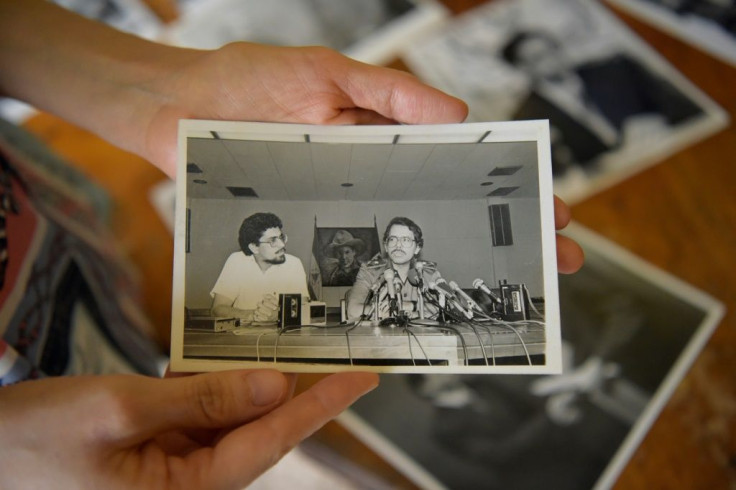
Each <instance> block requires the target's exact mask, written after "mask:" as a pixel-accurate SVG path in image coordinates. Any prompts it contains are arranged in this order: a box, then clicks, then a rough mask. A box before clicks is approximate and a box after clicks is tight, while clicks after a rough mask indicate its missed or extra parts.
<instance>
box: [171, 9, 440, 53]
mask: <svg viewBox="0 0 736 490" xmlns="http://www.w3.org/2000/svg"><path fill="white" fill-rule="evenodd" d="M181 11H182V15H181V16H180V18H179V19H178V20H177V21H176V22H175V23H173V24H172V25H171V26H170V27H168V28H167V30H166V32H165V33H164V39H165V40H166V41H167V42H169V43H172V44H176V45H181V46H187V47H192V48H199V49H214V48H219V47H220V46H223V45H225V44H228V43H231V42H234V41H249V42H256V43H261V44H270V45H275V46H326V47H328V48H332V49H335V50H337V51H340V52H342V53H343V54H346V55H348V56H350V57H352V58H355V59H358V60H360V61H363V62H366V63H373V64H384V63H387V62H389V61H391V60H392V59H394V58H395V57H396V54H397V53H398V51H399V49H400V47H401V46H402V45H404V44H406V43H408V42H411V40H412V39H414V38H415V37H417V36H420V35H421V34H422V33H423V32H425V31H426V30H428V29H432V28H435V27H436V26H437V25H439V24H440V23H442V22H443V21H444V20H445V19H446V18H447V17H448V15H449V13H448V11H447V9H446V8H445V7H444V6H443V5H442V4H441V3H439V2H437V1H435V0H422V1H418V0H269V1H266V2H264V1H260V0H208V1H201V0H188V1H186V2H183V5H182V8H181Z"/></svg>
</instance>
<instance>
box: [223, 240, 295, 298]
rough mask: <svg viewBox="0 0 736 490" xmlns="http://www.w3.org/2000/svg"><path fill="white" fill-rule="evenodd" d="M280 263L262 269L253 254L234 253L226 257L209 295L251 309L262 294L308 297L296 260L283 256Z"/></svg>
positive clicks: (292, 257)
mask: <svg viewBox="0 0 736 490" xmlns="http://www.w3.org/2000/svg"><path fill="white" fill-rule="evenodd" d="M285 257H286V260H285V261H284V263H283V264H273V265H271V267H269V268H268V269H266V270H265V271H263V270H261V268H260V266H259V265H258V263H257V262H256V259H255V258H253V256H252V255H245V254H244V253H243V252H235V253H233V254H231V255H230V257H228V258H227V261H225V265H224V266H223V267H222V272H220V277H218V278H217V282H215V286H214V287H213V288H212V291H210V296H212V297H213V298H214V296H215V294H220V295H222V296H225V297H226V298H230V299H232V300H233V304H232V306H233V307H235V308H239V309H241V310H254V309H255V308H256V306H257V305H258V303H259V302H260V301H261V299H262V298H263V295H264V294H268V293H276V294H301V295H302V296H305V297H308V296H309V292H308V290H307V275H306V273H305V272H304V266H303V265H302V261H301V260H299V258H298V257H294V256H293V255H289V254H286V255H285Z"/></svg>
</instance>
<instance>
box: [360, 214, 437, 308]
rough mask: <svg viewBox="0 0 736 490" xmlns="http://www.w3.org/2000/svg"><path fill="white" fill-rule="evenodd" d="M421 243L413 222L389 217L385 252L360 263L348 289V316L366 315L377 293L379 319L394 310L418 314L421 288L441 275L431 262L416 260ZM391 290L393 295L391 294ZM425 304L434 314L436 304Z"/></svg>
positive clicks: (402, 218)
mask: <svg viewBox="0 0 736 490" xmlns="http://www.w3.org/2000/svg"><path fill="white" fill-rule="evenodd" d="M423 245H424V239H423V238H422V230H421V228H419V226H418V225H417V224H416V223H414V222H413V221H412V220H410V219H409V218H404V217H396V218H394V219H392V220H391V221H390V222H389V224H388V226H387V227H386V231H385V232H384V234H383V246H384V250H385V252H384V253H383V254H377V255H376V256H374V257H373V258H372V259H371V260H370V261H369V262H367V263H365V264H363V265H362V266H361V268H360V271H359V272H358V276H357V277H356V279H355V284H354V285H353V287H352V289H351V290H350V292H349V293H348V301H347V313H348V318H351V319H356V318H360V317H361V316H363V315H366V316H367V315H368V313H369V311H371V304H372V302H371V298H372V297H374V296H376V295H378V298H379V302H378V317H379V318H381V319H383V318H389V317H392V316H397V314H399V315H405V316H407V317H410V318H411V317H417V316H419V301H420V296H421V294H422V289H423V288H425V287H426V286H427V285H429V284H432V283H434V282H436V281H437V280H438V279H439V278H440V275H439V273H438V272H437V269H436V267H435V264H434V263H432V262H426V261H420V260H419V252H421V250H422V246H423ZM411 271H413V272H411ZM392 293H393V294H395V299H392V298H391V296H392ZM425 306H426V308H427V309H428V310H425V313H426V314H427V315H428V316H432V315H433V314H436V312H437V308H436V307H434V306H433V305H429V304H427V305H425ZM399 310H400V311H401V312H403V313H400V312H399Z"/></svg>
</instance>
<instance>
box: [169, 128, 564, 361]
mask: <svg viewBox="0 0 736 490" xmlns="http://www.w3.org/2000/svg"><path fill="white" fill-rule="evenodd" d="M213 132H214V133H217V135H218V137H219V138H221V139H250V140H265V141H269V140H278V141H290V138H291V140H293V141H304V139H303V138H304V135H305V134H309V135H310V141H312V140H323V141H324V140H328V139H329V140H334V141H344V140H346V139H351V140H352V139H357V141H358V142H366V141H369V140H372V141H383V139H382V138H389V137H390V140H389V141H391V140H393V137H394V136H395V135H397V134H399V135H401V137H402V141H404V142H406V140H407V139H408V140H410V141H414V142H422V141H431V142H435V143H436V142H437V141H438V138H442V139H443V141H444V139H446V140H447V142H448V143H449V142H454V143H459V142H478V134H481V135H484V138H483V139H482V141H483V142H484V143H492V142H516V141H536V143H537V171H538V184H539V204H540V221H541V223H540V227H541V237H542V243H541V250H542V264H543V287H544V297H545V337H546V338H545V340H546V348H545V364H544V365H533V366H528V365H523V366H461V367H453V366H450V367H441V368H438V367H436V366H435V367H419V366H365V365H361V366H349V365H339V364H308V363H291V362H289V363H279V362H274V363H271V362H255V361H234V360H214V359H212V360H205V359H185V358H184V357H183V343H184V327H183V325H184V306H185V304H184V303H185V300H184V298H185V277H186V276H185V262H186V257H185V253H186V252H185V243H186V196H187V179H186V177H185V176H186V168H187V163H188V162H187V138H188V137H201V138H215V136H214V135H213ZM177 175H179V176H181V178H178V179H177V180H176V211H175V230H174V272H173V286H172V329H171V369H172V371H190V372H191V371H217V370H226V369H232V368H235V367H249V368H265V367H269V368H275V369H281V370H285V371H289V372H318V373H324V372H335V371H366V370H369V371H375V372H382V373H389V372H393V373H422V372H445V373H451V372H461V373H468V374H470V373H491V372H492V373H497V374H512V373H525V374H549V373H559V372H561V371H562V356H561V339H560V320H559V318H560V316H559V293H558V284H557V255H556V242H555V226H554V205H553V204H554V201H553V199H554V197H553V190H552V166H551V155H550V145H549V125H548V123H547V121H513V122H494V123H467V124H445V125H394V126H391V125H382V126H319V125H306V124H283V123H251V122H234V121H207V120H182V121H180V123H179V140H178V159H177Z"/></svg>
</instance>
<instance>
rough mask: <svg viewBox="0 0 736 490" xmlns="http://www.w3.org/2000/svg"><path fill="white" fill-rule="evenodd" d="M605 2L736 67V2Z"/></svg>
mask: <svg viewBox="0 0 736 490" xmlns="http://www.w3.org/2000/svg"><path fill="white" fill-rule="evenodd" d="M607 1H608V2H609V3H610V4H611V5H615V6H617V7H621V8H623V9H625V10H626V11H627V12H629V13H631V14H633V15H635V16H637V17H639V18H640V19H643V20H645V21H647V22H649V23H650V24H652V25H654V26H656V27H658V28H659V29H661V30H663V31H665V32H667V33H669V34H671V35H673V36H675V37H677V38H679V39H681V40H683V41H685V42H687V43H689V44H692V45H694V46H696V47H698V48H700V49H701V50H703V51H705V52H706V53H709V54H710V55H712V56H715V57H717V58H720V59H721V60H723V61H725V62H726V63H730V64H731V65H733V66H736V1H734V0H607Z"/></svg>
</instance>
